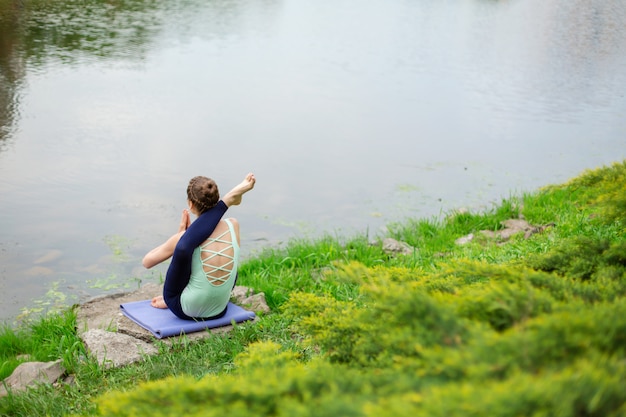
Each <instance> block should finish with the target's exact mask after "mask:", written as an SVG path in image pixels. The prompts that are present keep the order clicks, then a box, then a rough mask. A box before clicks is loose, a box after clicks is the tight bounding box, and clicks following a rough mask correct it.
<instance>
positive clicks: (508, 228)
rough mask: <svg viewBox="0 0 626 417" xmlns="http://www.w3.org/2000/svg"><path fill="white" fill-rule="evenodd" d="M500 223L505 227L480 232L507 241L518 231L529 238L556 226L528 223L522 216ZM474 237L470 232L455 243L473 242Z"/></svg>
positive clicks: (488, 236) (487, 236)
mask: <svg viewBox="0 0 626 417" xmlns="http://www.w3.org/2000/svg"><path fill="white" fill-rule="evenodd" d="M500 224H501V225H502V226H504V229H500V230H496V231H495V232H494V231H493V230H481V231H479V232H478V233H480V235H481V236H484V237H486V238H489V239H497V240H499V241H500V242H506V241H507V240H509V239H510V238H511V237H512V236H514V235H516V234H518V233H524V239H528V238H529V237H531V236H532V235H533V234H535V233H541V232H543V231H544V230H546V229H547V228H548V227H552V226H554V223H549V224H546V225H542V226H533V225H532V224H530V223H528V222H527V221H526V220H524V219H522V218H520V219H508V220H504V221H502V222H500ZM473 239H474V234H473V233H470V234H469V235H467V236H463V237H460V238H458V239H457V240H455V243H456V244H457V245H465V244H467V243H469V242H471V241H472V240H473Z"/></svg>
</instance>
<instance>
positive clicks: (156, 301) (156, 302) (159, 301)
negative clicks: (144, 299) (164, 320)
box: [150, 295, 167, 308]
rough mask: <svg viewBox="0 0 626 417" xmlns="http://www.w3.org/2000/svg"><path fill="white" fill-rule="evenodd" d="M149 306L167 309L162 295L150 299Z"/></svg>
mask: <svg viewBox="0 0 626 417" xmlns="http://www.w3.org/2000/svg"><path fill="white" fill-rule="evenodd" d="M150 305H151V306H152V307H154V308H167V304H165V300H164V299H163V296H162V295H158V296H156V297H154V298H153V299H152V301H151V302H150Z"/></svg>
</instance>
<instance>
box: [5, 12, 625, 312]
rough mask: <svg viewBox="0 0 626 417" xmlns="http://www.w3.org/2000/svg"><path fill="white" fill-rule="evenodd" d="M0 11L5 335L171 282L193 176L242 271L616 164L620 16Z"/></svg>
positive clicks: (620, 152)
mask: <svg viewBox="0 0 626 417" xmlns="http://www.w3.org/2000/svg"><path fill="white" fill-rule="evenodd" d="M24 4H25V3H24V2H22V1H19V0H0V36H1V38H0V196H1V197H0V230H1V232H0V233H1V234H0V265H1V266H0V291H2V292H3V294H4V295H3V302H2V304H1V305H0V319H2V320H13V319H14V318H15V317H16V316H17V315H18V314H19V313H20V312H21V311H23V309H25V308H26V309H44V310H45V309H49V308H52V307H54V306H55V305H58V304H71V303H73V302H78V301H81V300H84V299H86V298H88V297H91V296H94V295H99V294H102V293H105V292H109V291H114V290H119V289H124V288H134V287H136V286H137V285H139V284H140V283H141V282H146V281H155V280H157V281H158V280H160V279H162V276H163V275H164V271H165V269H164V267H158V268H156V270H151V271H146V270H144V269H143V268H141V265H140V263H141V258H142V256H143V254H144V253H145V252H147V251H148V250H149V249H151V248H152V247H153V246H156V245H157V244H159V243H160V242H161V241H162V240H164V239H165V238H166V237H167V236H169V235H170V234H171V233H173V232H174V231H175V230H176V227H177V224H178V218H179V215H180V212H181V210H182V209H183V208H185V207H186V201H185V188H186V185H187V182H188V180H189V179H190V178H191V177H193V176H195V175H206V176H209V177H212V178H214V179H215V180H216V181H217V182H218V184H219V185H220V189H221V190H222V191H223V192H224V191H226V190H227V189H229V188H230V187H231V186H233V185H235V184H236V183H237V182H239V181H240V180H241V179H242V178H243V176H244V175H245V174H246V173H247V172H249V171H252V172H254V173H255V174H256V176H257V179H258V182H257V186H256V188H255V190H254V191H252V192H251V193H250V194H248V195H247V196H246V197H245V198H244V202H243V204H242V205H241V206H239V207H235V208H232V209H231V210H230V215H231V216H233V217H237V218H238V220H239V221H240V223H241V227H242V247H243V250H244V252H243V253H244V256H245V257H247V256H252V255H254V253H256V252H257V251H259V250H262V249H263V248H265V247H268V246H270V247H280V246H281V245H283V244H284V243H285V242H287V241H289V240H290V239H293V238H315V237H318V236H321V235H322V234H332V235H338V236H347V237H349V236H352V235H356V234H360V235H363V234H367V235H368V236H369V237H370V238H372V239H373V238H375V237H377V236H383V235H384V234H385V230H384V227H385V225H386V224H389V223H390V222H396V221H402V220H403V219H406V218H416V217H417V218H420V217H430V216H438V215H440V214H442V213H445V212H446V211H449V210H452V209H455V208H459V207H465V208H469V209H472V210H484V209H489V208H490V207H492V206H493V204H496V203H498V202H499V201H500V200H501V199H502V198H507V197H509V196H511V195H519V194H521V193H523V192H526V191H534V190H536V189H537V188H538V187H541V186H543V185H547V184H551V183H560V182H563V181H566V180H567V179H569V178H571V177H573V176H575V175H577V174H579V173H580V172H582V171H583V170H585V169H589V168H596V167H599V166H601V165H607V164H611V163H612V162H615V161H621V160H623V159H624V158H626V2H624V1H623V0H509V1H495V0H449V1H442V0H360V1H356V0H333V1H330V0H252V1H243V0H215V1H206V0H187V1H182V0H173V1H168V2H158V1H150V0H127V1H121V2H118V1H103V0H80V1H79V0H68V1H55V0H51V1H48V2H35V1H33V2H32V3H31V4H30V5H28V3H26V4H27V6H24Z"/></svg>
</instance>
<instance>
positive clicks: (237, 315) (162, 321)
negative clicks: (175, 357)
mask: <svg viewBox="0 0 626 417" xmlns="http://www.w3.org/2000/svg"><path fill="white" fill-rule="evenodd" d="M120 308H121V310H122V313H123V314H124V315H125V316H126V317H128V318H129V319H131V320H132V321H134V322H135V323H137V324H138V325H140V326H141V327H143V328H144V329H146V330H148V331H150V333H152V334H153V335H154V336H155V337H156V338H157V339H162V338H164V337H170V336H179V335H180V334H181V333H193V332H199V331H202V330H205V329H212V328H215V327H222V326H228V325H229V324H231V323H232V322H233V321H234V322H235V323H241V322H242V321H246V320H252V319H254V318H255V317H256V315H255V314H254V312H252V311H248V310H245V309H243V308H242V307H239V306H238V305H236V304H233V303H228V307H227V309H226V314H225V315H224V316H223V317H220V318H219V319H213V320H205V321H194V320H183V319H180V318H178V317H176V316H175V315H174V313H172V312H171V311H170V310H169V309H168V308H154V307H152V306H151V305H150V300H143V301H133V302H130V303H124V304H121V305H120Z"/></svg>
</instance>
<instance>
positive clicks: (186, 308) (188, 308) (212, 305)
mask: <svg viewBox="0 0 626 417" xmlns="http://www.w3.org/2000/svg"><path fill="white" fill-rule="evenodd" d="M224 221H225V222H226V223H227V224H228V230H227V231H225V232H224V233H222V234H221V235H219V236H218V237H216V238H209V239H208V240H207V241H206V242H205V243H204V244H202V245H201V246H199V247H197V248H196V249H195V250H194V252H193V257H192V261H191V277H190V279H189V284H187V286H186V287H185V289H184V290H183V293H182V294H181V296H180V303H181V306H182V309H183V312H184V313H185V314H187V315H188V316H190V317H212V316H215V315H217V314H219V313H221V312H222V311H224V308H226V305H227V304H228V301H229V300H230V293H231V290H232V289H233V285H234V282H235V277H236V276H237V267H238V265H239V244H238V243H237V235H235V229H234V228H233V225H232V223H231V222H230V221H229V220H228V219H226V220H224ZM227 234H230V240H226V239H224V237H225V236H226V235H227ZM213 242H220V243H227V244H228V246H226V247H225V248H224V249H222V250H219V251H214V250H211V249H209V248H208V246H210V244H211V243H213ZM231 247H232V248H233V256H229V255H227V254H226V251H228V250H229V249H230V248H231ZM203 253H205V254H209V255H208V256H206V255H205V261H204V262H203V261H202V254H203ZM219 255H221V256H225V257H227V258H230V261H229V262H227V263H226V264H225V265H223V266H222V267H215V266H212V265H209V264H208V263H207V262H208V261H209V260H210V259H211V258H213V257H215V256H219ZM205 264H206V266H207V267H208V268H211V269H213V270H212V271H211V273H207V272H205V269H204V266H205ZM216 271H226V272H229V274H226V275H224V276H223V277H216V276H214V275H213V274H214V273H215V272H216ZM212 273H213V274H212ZM216 283H217V284H218V285H216Z"/></svg>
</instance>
